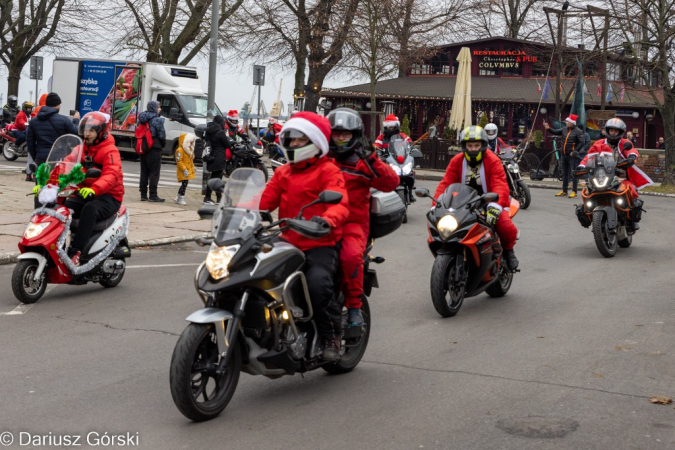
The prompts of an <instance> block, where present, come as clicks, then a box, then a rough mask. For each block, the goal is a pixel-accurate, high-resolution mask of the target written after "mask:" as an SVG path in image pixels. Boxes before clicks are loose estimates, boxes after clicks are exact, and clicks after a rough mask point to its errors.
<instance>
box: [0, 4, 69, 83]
mask: <svg viewBox="0 0 675 450" xmlns="http://www.w3.org/2000/svg"><path fill="white" fill-rule="evenodd" d="M71 1H72V3H73V4H77V1H76V0H75V1H73V0H71ZM10 3H12V5H11V6H12V9H11V11H9V10H8V9H7V8H9V5H8V4H7V3H6V1H5V0H2V3H1V4H0V5H1V6H2V11H1V12H0V15H1V16H2V20H4V21H5V22H4V26H3V29H2V33H0V60H2V62H3V63H4V64H5V66H6V67H7V81H8V86H7V95H18V93H19V80H20V79H21V71H22V70H23V67H24V66H25V65H26V63H28V61H30V58H31V56H33V55H35V54H36V53H37V52H39V51H40V50H41V49H43V48H44V47H45V46H46V45H47V44H48V43H49V41H50V40H51V39H52V38H53V37H54V36H55V35H56V32H57V26H58V25H59V22H60V20H61V18H62V13H63V8H64V5H65V3H66V0H14V2H10Z"/></svg>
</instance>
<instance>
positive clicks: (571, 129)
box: [544, 114, 584, 198]
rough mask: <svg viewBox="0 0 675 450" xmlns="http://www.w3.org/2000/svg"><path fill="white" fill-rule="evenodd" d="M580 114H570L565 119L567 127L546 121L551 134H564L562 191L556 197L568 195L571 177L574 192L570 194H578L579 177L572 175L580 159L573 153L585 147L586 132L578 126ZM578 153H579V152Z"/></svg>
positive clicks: (574, 195) (545, 126)
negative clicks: (557, 127) (554, 126)
mask: <svg viewBox="0 0 675 450" xmlns="http://www.w3.org/2000/svg"><path fill="white" fill-rule="evenodd" d="M577 119H578V116H577V115H575V114H570V115H569V117H568V118H567V119H565V125H567V129H566V130H565V129H563V128H559V129H553V128H551V127H550V126H549V124H548V123H546V122H544V128H546V130H547V131H549V132H550V133H551V134H555V135H558V136H563V137H564V140H563V149H562V150H563V158H562V174H563V182H562V191H560V192H558V193H557V194H555V196H556V197H564V196H566V195H567V191H568V187H569V182H570V178H572V191H573V192H572V193H571V194H569V197H570V198H576V196H577V182H578V180H577V178H576V177H575V176H573V175H572V172H573V171H574V169H575V168H576V167H577V163H578V162H579V160H578V159H577V157H576V154H575V155H572V153H573V152H574V151H575V150H576V151H577V152H578V151H579V150H581V149H582V148H583V147H584V132H583V130H582V129H581V128H578V127H577ZM577 154H578V153H577Z"/></svg>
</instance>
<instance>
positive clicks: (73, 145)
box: [46, 134, 84, 175]
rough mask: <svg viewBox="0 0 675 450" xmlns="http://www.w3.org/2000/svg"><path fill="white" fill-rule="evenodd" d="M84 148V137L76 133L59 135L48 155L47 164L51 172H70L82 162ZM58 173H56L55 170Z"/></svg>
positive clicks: (62, 173) (60, 173) (59, 173)
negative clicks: (81, 137)
mask: <svg viewBox="0 0 675 450" xmlns="http://www.w3.org/2000/svg"><path fill="white" fill-rule="evenodd" d="M83 153H84V149H83V147H82V139H80V137H79V136H75V135H74V134H65V135H63V136H61V137H59V138H58V139H57V140H56V141H54V144H53V145H52V149H51V150H50V152H49V156H47V161H46V163H47V165H48V166H49V172H50V173H51V174H52V175H64V174H69V173H70V172H71V171H72V170H73V167H74V166H75V165H76V164H80V163H81V162H82V155H83ZM55 169H56V170H57V173H56V174H54V173H53V172H54V170H55Z"/></svg>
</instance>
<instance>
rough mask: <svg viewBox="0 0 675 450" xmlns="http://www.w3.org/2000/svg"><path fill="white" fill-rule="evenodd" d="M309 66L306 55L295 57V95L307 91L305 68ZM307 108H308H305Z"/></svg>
mask: <svg viewBox="0 0 675 450" xmlns="http://www.w3.org/2000/svg"><path fill="white" fill-rule="evenodd" d="M306 68H307V59H306V56H304V55H303V56H301V57H296V58H295V87H294V89H293V95H294V96H295V95H297V94H300V93H302V92H305V69H306ZM305 110H306V109H305Z"/></svg>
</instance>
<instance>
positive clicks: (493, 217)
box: [485, 206, 502, 226]
mask: <svg viewBox="0 0 675 450" xmlns="http://www.w3.org/2000/svg"><path fill="white" fill-rule="evenodd" d="M501 213H502V212H501V211H500V210H499V208H496V207H494V206H488V209H487V214H486V217H485V220H486V222H487V223H488V224H489V225H490V226H494V224H496V223H497V220H499V215H500V214H501Z"/></svg>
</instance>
